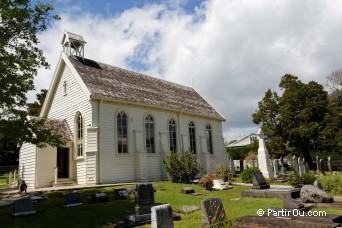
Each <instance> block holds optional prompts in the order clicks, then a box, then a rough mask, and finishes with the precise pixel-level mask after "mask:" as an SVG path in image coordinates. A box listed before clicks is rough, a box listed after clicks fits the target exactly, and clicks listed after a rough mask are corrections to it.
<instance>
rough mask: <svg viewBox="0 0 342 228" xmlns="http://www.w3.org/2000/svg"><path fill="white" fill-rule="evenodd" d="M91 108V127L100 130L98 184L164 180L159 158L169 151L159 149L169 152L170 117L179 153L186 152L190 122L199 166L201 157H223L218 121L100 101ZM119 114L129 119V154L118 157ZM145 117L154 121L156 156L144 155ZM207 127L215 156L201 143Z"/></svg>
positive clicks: (223, 149) (219, 123) (220, 130)
mask: <svg viewBox="0 0 342 228" xmlns="http://www.w3.org/2000/svg"><path fill="white" fill-rule="evenodd" d="M92 104H93V107H92V110H93V112H92V115H93V126H99V128H98V130H99V151H100V182H101V183H110V182H120V181H143V180H144V179H145V180H150V181H152V180H160V179H164V178H165V173H164V171H163V166H162V158H163V157H164V156H165V153H166V152H168V150H167V151H162V148H167V149H168V148H169V142H168V139H169V138H168V121H169V119H170V118H171V117H172V118H174V119H175V121H176V124H177V147H178V148H179V149H178V150H179V151H186V150H188V149H189V145H190V144H189V140H190V139H189V129H188V126H189V122H190V121H193V122H194V124H195V128H196V148H197V156H198V160H199V162H200V161H201V156H204V157H205V158H208V159H210V158H211V157H215V155H216V154H223V153H225V148H224V144H223V139H222V133H220V132H222V127H221V122H220V121H216V120H212V119H207V118H202V117H198V116H192V115H188V114H183V115H182V114H178V113H177V112H167V111H163V110H160V109H155V108H150V107H143V106H137V105H127V104H126V105H125V104H120V103H115V102H107V101H102V103H101V104H99V102H95V101H94V102H92ZM120 111H124V112H126V113H127V116H128V141H129V153H128V154H118V153H117V144H116V115H117V113H119V112H120ZM148 114H150V115H152V116H153V119H154V126H155V143H156V145H155V149H156V151H155V152H156V153H155V154H149V153H146V146H145V124H144V123H145V122H144V120H145V117H146V115H148ZM98 121H100V124H98ZM208 123H209V124H210V125H211V129H212V142H213V150H214V155H209V154H208V152H207V146H206V143H204V145H201V140H200V139H201V138H202V139H203V140H204V141H205V142H206V138H205V137H206V125H207V124H208ZM162 137H164V139H162ZM182 139H183V140H182ZM163 140H164V141H167V142H166V143H167V146H164V145H162V144H161V142H162V141H163ZM221 144H222V145H221ZM204 168H205V167H204Z"/></svg>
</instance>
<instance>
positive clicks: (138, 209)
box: [135, 183, 154, 215]
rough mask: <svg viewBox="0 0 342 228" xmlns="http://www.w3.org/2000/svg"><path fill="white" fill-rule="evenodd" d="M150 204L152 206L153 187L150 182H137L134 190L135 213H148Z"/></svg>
mask: <svg viewBox="0 0 342 228" xmlns="http://www.w3.org/2000/svg"><path fill="white" fill-rule="evenodd" d="M152 206H154V189H153V186H152V184H151V183H144V184H137V186H136V190H135V214H136V215H141V214H150V213H151V207H152Z"/></svg>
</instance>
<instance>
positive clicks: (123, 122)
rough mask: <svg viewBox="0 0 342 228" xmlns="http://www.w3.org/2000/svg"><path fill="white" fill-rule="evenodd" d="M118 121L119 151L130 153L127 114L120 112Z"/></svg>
mask: <svg viewBox="0 0 342 228" xmlns="http://www.w3.org/2000/svg"><path fill="white" fill-rule="evenodd" d="M116 123H117V143H118V153H119V154H123V153H128V134H127V115H126V113H125V112H119V113H118V116H117V121H116Z"/></svg>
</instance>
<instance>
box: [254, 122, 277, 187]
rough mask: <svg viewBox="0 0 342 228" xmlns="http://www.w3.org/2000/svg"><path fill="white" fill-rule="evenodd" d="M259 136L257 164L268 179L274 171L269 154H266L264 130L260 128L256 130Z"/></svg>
mask: <svg viewBox="0 0 342 228" xmlns="http://www.w3.org/2000/svg"><path fill="white" fill-rule="evenodd" d="M258 137H259V148H258V165H259V169H260V171H261V172H262V174H263V175H264V176H265V177H266V178H269V179H270V180H273V179H274V173H273V170H272V168H271V164H270V156H269V154H268V150H267V147H266V143H265V138H264V132H263V131H262V129H261V128H260V129H259V130H258Z"/></svg>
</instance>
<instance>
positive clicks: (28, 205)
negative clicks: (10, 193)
mask: <svg viewBox="0 0 342 228" xmlns="http://www.w3.org/2000/svg"><path fill="white" fill-rule="evenodd" d="M13 205H14V207H13V216H21V215H30V214H35V213H36V211H35V210H34V208H33V201H32V200H31V198H30V197H25V198H22V199H18V200H16V201H14V204H13Z"/></svg>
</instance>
